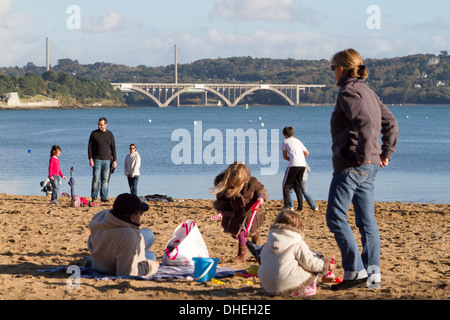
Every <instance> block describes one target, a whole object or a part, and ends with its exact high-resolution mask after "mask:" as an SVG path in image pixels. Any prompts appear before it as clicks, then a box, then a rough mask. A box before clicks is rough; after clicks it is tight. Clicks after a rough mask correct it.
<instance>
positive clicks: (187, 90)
mask: <svg viewBox="0 0 450 320" xmlns="http://www.w3.org/2000/svg"><path fill="white" fill-rule="evenodd" d="M192 89H195V86H192V87H187V88H184V89H181V90H180V91H178V92H177V93H175V94H174V95H173V96H171V97H170V98H169V99H168V100H167V101H166V102H165V103H164V105H162V106H163V107H167V106H168V105H169V104H170V103H171V102H172V101H173V99H175V98H176V97H179V96H180V95H181V94H182V93H187V92H190V91H191V90H192ZM201 89H202V90H205V91H207V92H211V93H212V94H214V95H216V96H217V97H218V98H220V99H222V101H223V102H224V104H225V105H226V106H228V107H231V106H232V105H233V104H232V103H231V102H230V100H228V99H227V97H225V96H224V95H223V94H221V93H220V92H218V91H217V90H214V89H212V88H209V87H207V86H205V87H202V88H201Z"/></svg>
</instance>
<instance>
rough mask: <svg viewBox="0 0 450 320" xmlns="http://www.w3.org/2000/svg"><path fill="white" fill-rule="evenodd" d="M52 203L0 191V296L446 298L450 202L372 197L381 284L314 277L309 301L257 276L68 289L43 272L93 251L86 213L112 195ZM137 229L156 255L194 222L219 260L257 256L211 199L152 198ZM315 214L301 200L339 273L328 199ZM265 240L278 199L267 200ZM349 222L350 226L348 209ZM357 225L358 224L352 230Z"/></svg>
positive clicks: (317, 244)
mask: <svg viewBox="0 0 450 320" xmlns="http://www.w3.org/2000/svg"><path fill="white" fill-rule="evenodd" d="M59 200H60V203H59V204H58V205H50V204H49V198H47V197H46V196H17V195H8V194H0V244H1V248H0V299H1V300H261V299H262V300H264V301H272V300H298V299H308V300H397V299H402V300H411V299H420V300H446V299H449V298H450V289H449V287H448V286H449V284H450V281H449V277H450V230H449V228H450V205H449V204H414V203H400V202H396V203H393V202H387V203H376V215H377V219H378V224H379V229H380V233H381V241H382V249H381V264H382V266H381V267H382V288H381V289H378V290H371V289H367V288H361V289H354V290H350V291H345V292H333V291H331V290H330V286H329V284H322V283H319V285H318V289H317V294H316V295H314V296H311V297H308V298H294V297H277V298H268V297H265V296H264V295H263V292H262V289H261V285H260V283H259V280H258V279H257V278H251V281H252V283H246V282H245V280H248V279H244V278H241V277H238V276H234V277H229V278H224V279H222V281H223V282H224V284H220V285H218V284H214V283H212V282H204V283H200V282H195V281H190V280H173V279H171V280H152V281H147V280H145V281H142V280H114V281H113V280H100V281H99V280H93V279H85V278H82V279H81V286H80V288H79V289H69V288H68V286H67V279H68V277H69V275H68V274H66V273H64V272H61V273H47V272H41V271H39V270H40V269H44V268H51V267H57V266H63V265H69V264H72V263H74V262H75V261H78V260H80V259H82V258H83V257H85V256H88V255H89V251H88V250H87V244H86V243H87V239H88V237H89V229H88V223H89V221H90V220H91V218H92V216H93V215H94V214H95V213H96V212H98V211H100V210H102V209H108V208H110V207H111V206H112V203H113V201H114V198H110V199H109V200H110V202H109V203H108V204H101V206H100V207H80V208H72V207H70V200H69V198H68V197H60V198H59ZM149 205H150V210H149V212H148V213H146V214H145V215H144V216H143V220H142V227H149V228H151V229H152V230H153V232H154V233H155V235H156V241H155V244H154V245H153V247H152V250H153V251H154V252H155V253H156V255H157V257H158V260H159V262H161V259H162V254H163V250H164V248H165V245H166V244H167V241H168V240H169V239H170V237H171V236H172V233H173V231H174V229H175V228H176V226H177V225H178V224H180V223H182V222H184V221H186V220H188V219H192V220H195V221H196V223H197V224H198V226H199V228H200V231H201V234H202V236H203V238H204V240H205V242H206V244H207V246H208V249H209V252H210V255H211V256H212V257H217V258H219V259H220V264H219V265H220V266H223V267H230V268H235V269H238V270H240V269H246V268H248V267H250V266H251V265H256V264H257V262H256V260H255V259H254V258H252V257H251V255H250V254H248V256H249V258H248V259H247V262H246V263H233V262H232V260H231V259H232V258H233V257H234V256H235V255H236V251H237V249H236V245H237V242H236V241H235V240H233V239H232V238H231V236H230V235H228V234H224V233H223V232H222V229H221V227H220V223H219V222H211V221H210V217H211V215H213V214H214V210H213V205H212V200H190V199H176V201H175V202H170V203H164V202H154V201H151V202H149ZM318 205H319V212H313V211H312V210H310V209H309V208H307V206H305V209H304V211H303V213H302V216H303V221H304V225H305V232H306V241H307V243H308V244H309V246H310V247H311V248H312V249H314V250H316V251H319V252H321V253H323V254H324V255H325V256H327V257H331V256H335V257H336V266H337V268H336V269H335V271H334V273H335V274H336V275H337V276H342V274H343V270H342V268H341V262H340V254H339V250H338V248H337V246H336V243H335V240H334V238H333V235H332V234H331V233H330V232H329V230H328V228H327V226H326V222H325V209H326V202H325V201H318ZM265 206H266V210H267V216H266V224H265V226H264V228H263V229H262V237H261V240H262V243H264V242H265V239H266V238H267V233H268V228H269V226H270V224H271V222H272V221H273V220H274V218H275V216H276V214H277V213H278V212H279V210H280V208H281V206H282V202H281V201H279V200H272V201H268V202H267V203H266V204H265ZM349 220H350V221H351V222H352V224H354V217H353V211H352V209H350V211H349ZM355 232H357V230H356V229H355Z"/></svg>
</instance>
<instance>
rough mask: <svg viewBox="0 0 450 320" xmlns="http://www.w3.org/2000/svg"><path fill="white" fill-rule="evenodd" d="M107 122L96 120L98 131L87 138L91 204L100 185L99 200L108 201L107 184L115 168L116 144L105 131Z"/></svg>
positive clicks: (103, 119)
mask: <svg viewBox="0 0 450 320" xmlns="http://www.w3.org/2000/svg"><path fill="white" fill-rule="evenodd" d="M107 124H108V121H107V120H106V118H104V117H102V118H100V119H98V129H97V130H94V131H92V133H91V135H90V137H89V145H88V156H89V165H90V166H91V167H92V168H93V171H92V187H91V197H92V202H96V200H97V197H98V189H99V184H100V200H101V201H102V202H107V201H108V199H107V198H108V184H109V175H110V171H111V168H112V169H115V168H116V167H117V160H116V142H115V140H114V135H113V133H112V132H111V131H109V130H107V129H106V126H107Z"/></svg>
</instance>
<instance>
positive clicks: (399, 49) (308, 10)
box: [0, 0, 450, 67]
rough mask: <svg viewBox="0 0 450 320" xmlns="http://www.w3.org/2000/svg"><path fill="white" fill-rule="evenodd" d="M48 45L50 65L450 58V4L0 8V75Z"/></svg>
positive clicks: (17, 4) (46, 2) (252, 1)
mask: <svg viewBox="0 0 450 320" xmlns="http://www.w3.org/2000/svg"><path fill="white" fill-rule="evenodd" d="M373 5H374V6H376V7H375V8H376V10H369V11H368V9H369V8H372V7H370V6H373ZM71 6H76V8H78V9H79V11H78V13H79V14H78V13H77V12H76V11H71V10H68V9H70V8H73V7H71ZM78 22H79V25H77V23H78ZM46 37H49V39H50V56H51V58H50V62H51V64H53V65H54V64H56V63H57V60H58V59H62V58H70V59H73V60H78V61H79V62H80V63H82V64H88V63H95V62H110V63H117V64H125V65H129V66H137V65H147V66H157V65H168V64H171V63H173V51H174V50H173V48H174V45H175V44H176V45H177V48H178V58H179V59H178V61H179V63H189V62H194V61H196V60H199V59H204V58H212V59H215V58H218V57H223V58H225V57H232V56H251V57H259V58H263V57H265V58H274V59H275V58H281V59H284V58H293V59H313V60H317V59H330V58H331V56H332V55H333V54H334V53H335V52H336V51H339V50H342V49H344V48H348V47H353V48H355V49H357V50H358V51H359V52H360V53H361V54H362V55H363V57H364V58H390V57H398V56H405V55H410V54H416V53H433V54H439V53H440V51H442V50H447V51H450V1H448V0H429V1H417V0H411V1H405V0H370V1H366V0H341V1H337V0H314V1H313V0H310V1H305V0H190V1H187V0H163V1H162V0H120V1H119V0H107V1H106V0H0V46H1V50H0V67H5V66H16V65H18V66H23V65H25V64H26V63H27V62H33V63H35V64H36V65H39V66H43V65H45V38H46Z"/></svg>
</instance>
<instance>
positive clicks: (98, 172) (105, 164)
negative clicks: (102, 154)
mask: <svg viewBox="0 0 450 320" xmlns="http://www.w3.org/2000/svg"><path fill="white" fill-rule="evenodd" d="M110 164H111V162H110V160H100V159H94V168H93V170H92V171H93V176H92V188H91V197H92V198H97V197H98V187H99V184H100V187H101V188H100V198H101V199H102V200H106V198H108V182H109V170H110Z"/></svg>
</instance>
